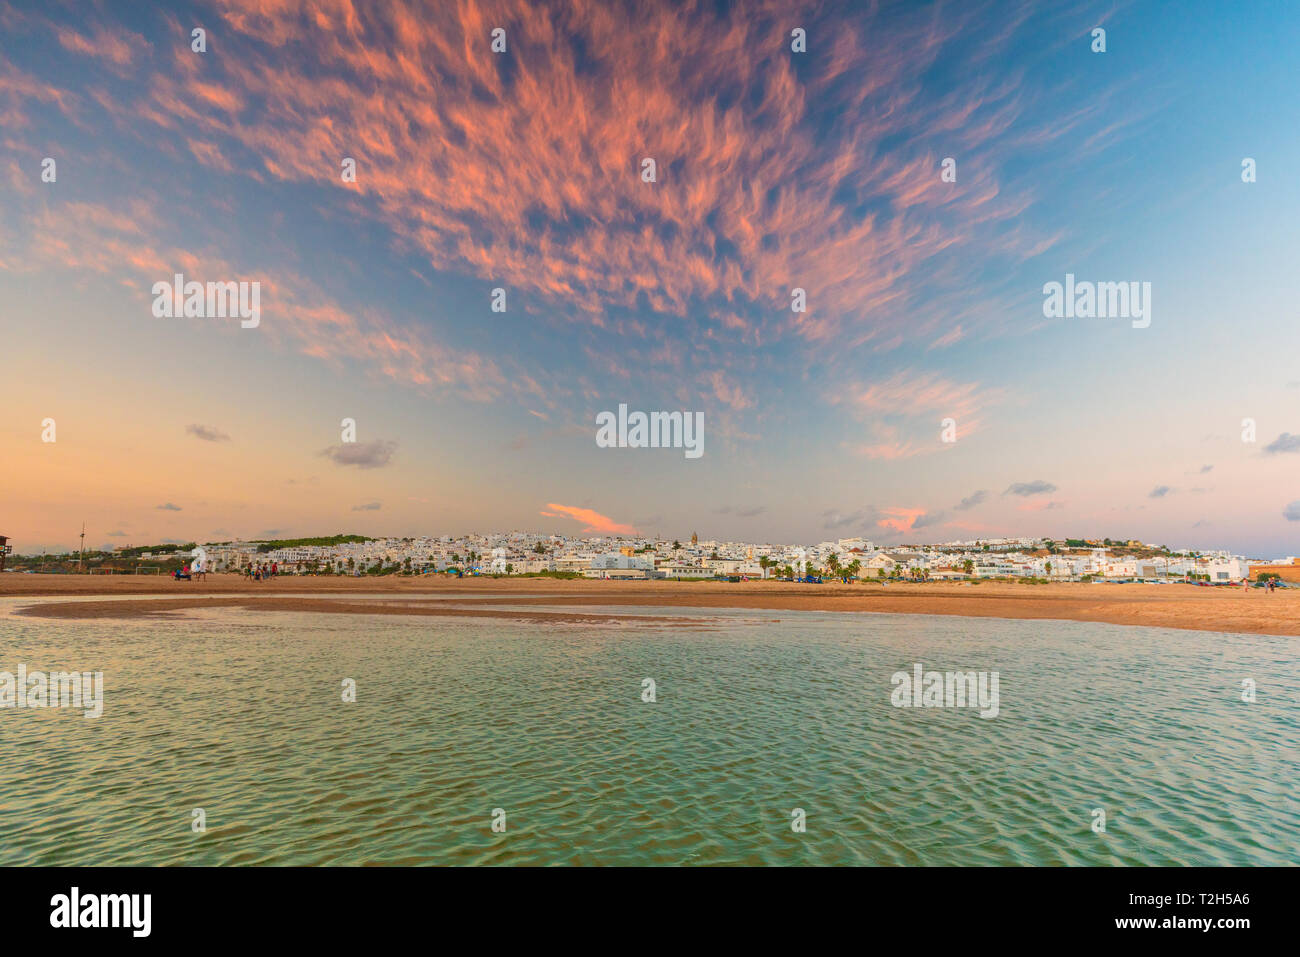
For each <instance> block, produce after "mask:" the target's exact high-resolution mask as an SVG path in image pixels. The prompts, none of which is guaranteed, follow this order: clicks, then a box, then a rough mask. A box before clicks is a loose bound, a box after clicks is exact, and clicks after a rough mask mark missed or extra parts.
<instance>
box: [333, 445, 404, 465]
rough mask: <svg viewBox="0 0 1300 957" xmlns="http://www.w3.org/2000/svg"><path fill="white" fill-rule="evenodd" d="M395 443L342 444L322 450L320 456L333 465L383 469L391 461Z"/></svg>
mask: <svg viewBox="0 0 1300 957" xmlns="http://www.w3.org/2000/svg"><path fill="white" fill-rule="evenodd" d="M396 451H397V443H396V442H393V441H388V440H384V439H375V440H374V441H373V442H344V443H342V444H340V445H332V446H330V447H329V448H327V449H324V450H323V451H322V452H321V453H320V454H321V455H323V456H325V457H326V458H328V459H330V461H332V462H334V464H335V465H355V466H356V467H357V468H359V469H378V468H383V467H384V466H385V465H387V464H388V463H389V462H391V461H392V460H393V454H394V453H395V452H396Z"/></svg>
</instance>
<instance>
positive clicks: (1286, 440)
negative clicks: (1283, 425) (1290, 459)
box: [1264, 432, 1300, 455]
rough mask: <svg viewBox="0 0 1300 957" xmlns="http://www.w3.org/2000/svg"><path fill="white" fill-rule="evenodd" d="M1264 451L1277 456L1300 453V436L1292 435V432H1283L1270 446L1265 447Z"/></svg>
mask: <svg viewBox="0 0 1300 957" xmlns="http://www.w3.org/2000/svg"><path fill="white" fill-rule="evenodd" d="M1264 451H1265V452H1267V453H1268V454H1269V455H1277V454H1278V453H1281V452H1300V435H1292V434H1291V433H1290V432H1283V433H1282V434H1281V435H1279V436H1278V437H1277V438H1275V439H1274V440H1273V441H1272V442H1270V443H1268V445H1266V446H1264Z"/></svg>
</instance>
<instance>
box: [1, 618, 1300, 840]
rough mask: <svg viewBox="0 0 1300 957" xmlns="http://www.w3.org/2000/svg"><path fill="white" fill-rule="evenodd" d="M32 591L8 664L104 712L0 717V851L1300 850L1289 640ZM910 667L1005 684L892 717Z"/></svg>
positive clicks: (1298, 719) (1010, 625)
mask: <svg viewBox="0 0 1300 957" xmlns="http://www.w3.org/2000/svg"><path fill="white" fill-rule="evenodd" d="M28 603H29V602H28V601H26V600H23V601H6V602H0V671H10V672H13V671H15V670H16V668H17V666H18V664H19V663H23V664H26V666H27V667H28V668H29V669H42V670H63V669H68V670H102V671H103V672H104V685H105V706H104V713H103V715H102V716H101V717H99V718H98V719H93V720H88V719H86V718H84V717H82V715H81V713H80V712H79V711H72V710H64V709H57V710H56V709H50V710H44V711H42V710H28V709H21V710H18V709H11V708H0V865H12V864H51V865H56V864H607V865H609V864H1085V865H1110V864H1133V865H1143V864H1151V865H1154V864H1210V865H1215V864H1230V865H1247V864H1294V863H1296V862H1297V860H1298V859H1300V857H1298V855H1300V852H1298V851H1297V848H1300V804H1298V803H1297V797H1296V794H1297V784H1298V783H1300V708H1297V689H1298V688H1300V666H1298V665H1297V656H1296V648H1297V645H1296V639H1293V638H1278V637H1263V636H1244V635H1211V634H1202V633H1197V632H1186V631H1170V630H1162V629H1148V628H1122V627H1117V626H1108V625H1097V624H1080V623H1070V622H1045V621H1035V622H1016V621H1002V620H995V619H961V618H947V617H921V616H902V615H833V614H819V613H792V612H754V611H736V612H718V610H717V609H710V610H698V609H672V610H668V611H665V610H663V609H654V608H619V609H611V610H613V611H618V612H624V613H638V614H665V615H672V616H689V617H691V618H693V619H698V618H701V617H707V618H710V619H712V621H711V622H710V624H709V625H708V626H706V627H699V626H691V627H689V628H682V627H666V626H657V625H646V624H637V625H627V624H620V625H615V626H610V625H601V626H589V625H536V624H528V623H522V622H518V623H517V622H513V621H508V620H493V619H482V620H474V619H439V618H428V617H425V618H414V617H413V618H400V617H393V616H352V615H326V614H287V613H254V612H250V611H244V610H224V609H221V610H213V611H211V612H199V613H191V614H187V615H186V616H185V617H184V618H181V619H178V620H167V621H156V620H155V621H114V620H98V621H93V620H92V621H46V620H42V619H34V618H18V617H13V616H11V615H10V611H11V610H12V609H13V608H14V607H16V606H19V605H23V604H28ZM551 610H554V609H551ZM579 610H581V611H584V612H592V611H597V610H603V609H592V608H582V609H579ZM777 618H779V620H773V619H777ZM914 662H921V663H923V664H924V665H925V667H926V668H927V669H937V670H944V671H946V670H976V671H997V672H998V673H999V691H1000V713H999V715H998V717H996V718H995V719H992V720H987V719H983V718H981V717H980V716H979V714H978V713H977V711H976V710H972V709H950V708H933V709H918V708H897V707H894V706H892V705H891V703H890V693H891V691H892V690H893V689H892V686H891V683H890V676H891V675H892V674H893V673H894V672H896V671H900V670H902V671H908V672H910V671H911V668H912V665H913V663H914ZM646 677H650V678H653V679H654V681H655V682H656V686H657V688H656V691H657V698H658V700H657V701H656V702H655V703H645V702H643V701H642V700H641V691H642V679H643V678H646ZM344 678H354V679H355V680H356V682H357V701H356V703H352V704H346V703H344V702H343V701H342V700H341V682H342V680H343V679H344ZM1243 678H1252V679H1254V680H1255V681H1256V683H1257V686H1258V690H1257V694H1258V700H1257V701H1256V702H1255V703H1253V704H1252V703H1246V702H1243V701H1241V700H1240V699H1241V680H1242V679H1243ZM195 808H203V809H204V811H205V813H206V815H207V831H206V833H202V834H196V833H194V832H192V830H191V820H192V817H191V813H192V811H193V809H195ZM496 808H500V809H502V810H504V812H505V821H506V830H505V832H504V833H494V832H493V831H492V830H491V822H492V815H493V811H494V809H496ZM794 808H803V809H804V810H805V811H806V815H807V831H806V832H805V833H795V832H794V831H792V829H791V826H790V824H791V812H792V810H793V809H794ZM1095 808H1102V809H1104V810H1105V812H1106V832H1105V833H1103V834H1097V833H1094V832H1093V830H1092V823H1093V816H1092V811H1093V809H1095Z"/></svg>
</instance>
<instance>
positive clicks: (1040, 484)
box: [1002, 479, 1056, 495]
mask: <svg viewBox="0 0 1300 957" xmlns="http://www.w3.org/2000/svg"><path fill="white" fill-rule="evenodd" d="M1055 491H1056V486H1055V485H1053V484H1052V483H1051V482H1044V481H1043V480H1042V479H1035V480H1034V481H1032V482H1013V483H1012V484H1011V485H1008V486H1007V490H1006V491H1005V492H1003V493H1002V494H1003V495H1048V494H1050V493H1052V492H1055Z"/></svg>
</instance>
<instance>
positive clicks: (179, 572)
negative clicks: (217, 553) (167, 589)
mask: <svg viewBox="0 0 1300 957" xmlns="http://www.w3.org/2000/svg"><path fill="white" fill-rule="evenodd" d="M172 577H173V578H174V579H176V581H178V582H179V581H186V582H188V581H200V582H205V581H207V580H208V567H207V565H205V564H203V562H202V560H200V561H196V562H195V563H194V564H193V565H189V564H185V565H182V566H181V567H180V568H178V569H176V571H174V572H172Z"/></svg>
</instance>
